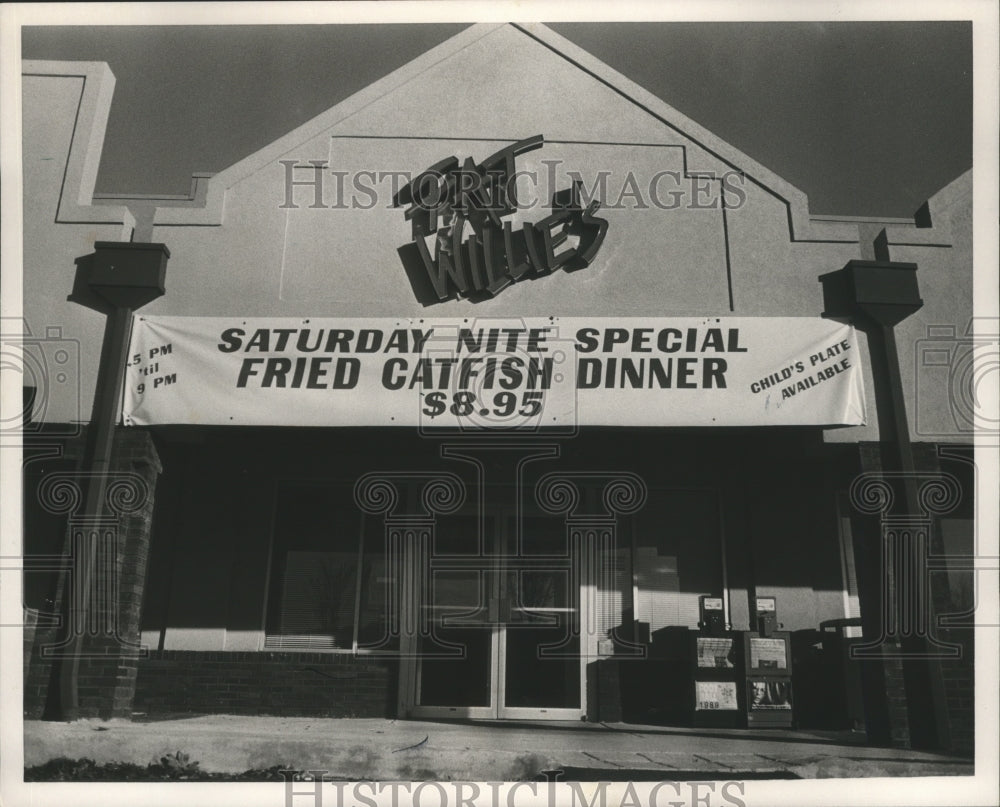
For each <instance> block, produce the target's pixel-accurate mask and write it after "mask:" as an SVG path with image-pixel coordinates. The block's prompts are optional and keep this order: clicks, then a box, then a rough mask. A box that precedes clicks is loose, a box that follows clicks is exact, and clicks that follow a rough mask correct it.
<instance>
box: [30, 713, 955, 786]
mask: <svg viewBox="0 0 1000 807" xmlns="http://www.w3.org/2000/svg"><path fill="white" fill-rule="evenodd" d="M24 738H25V739H24V743H25V747H24V754H25V765H26V766H32V765H38V764H41V763H43V762H46V761H47V760H50V759H53V758H55V757H60V756H65V757H69V758H71V759H79V758H82V757H88V758H90V759H93V760H95V761H97V762H133V763H136V764H140V765H145V764H146V763H148V762H151V761H152V760H153V759H158V758H159V757H160V756H162V755H163V754H166V753H173V752H176V751H182V752H184V753H186V754H188V755H189V757H190V758H191V759H192V760H195V761H197V762H199V763H200V765H201V768H202V769H203V770H207V771H224V772H228V773H240V772H243V771H245V770H248V769H252V768H268V767H271V766H274V765H284V766H287V767H288V768H292V769H298V770H303V769H311V770H323V771H328V772H329V777H330V778H334V779H336V778H342V779H349V780H360V779H372V780H376V781H413V780H424V779H436V780H442V781H449V780H452V781H462V780H466V781H497V780H503V781H510V780H523V779H534V778H536V777H539V776H540V775H542V772H543V771H555V770H563V771H564V772H565V774H564V775H563V777H562V778H563V779H570V780H585V781H588V780H608V779H615V780H624V779H632V780H636V781H639V780H644V781H649V780H678V781H682V780H688V779H741V778H813V777H855V776H941V775H971V774H972V773H973V764H972V762H971V760H964V759H959V758H954V757H948V756H943V755H939V754H930V753H924V752H920V751H906V750H898V749H887V748H870V747H867V746H865V745H863V737H859V736H857V735H851V734H850V733H846V734H843V733H837V734H835V733H829V732H828V733H823V732H802V731H799V732H793V731H775V730H769V731H763V730H750V729H745V730H734V729H725V730H721V729H689V728H666V727H661V726H637V725H632V724H628V725H626V724H603V723H601V724H593V723H568V722H565V723H535V724H527V723H489V724H481V723H477V724H473V723H458V722H437V721H417V720H378V719H365V720H346V719H325V718H308V717H296V718H288V717H239V716H232V715H199V716H191V717H180V718H171V719H165V720H156V721H150V722H138V721H135V722H129V721H125V720H111V721H100V720H80V721H77V722H74V723H51V722H41V721H27V722H25V727H24Z"/></svg>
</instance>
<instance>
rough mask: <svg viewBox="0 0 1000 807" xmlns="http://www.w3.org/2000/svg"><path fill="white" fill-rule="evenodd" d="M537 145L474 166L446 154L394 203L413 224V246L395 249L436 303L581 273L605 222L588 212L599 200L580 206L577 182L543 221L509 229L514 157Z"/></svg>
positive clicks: (527, 143) (523, 144) (537, 141)
mask: <svg viewBox="0 0 1000 807" xmlns="http://www.w3.org/2000/svg"><path fill="white" fill-rule="evenodd" d="M542 145H543V139H542V136H541V135H536V136H534V137H529V138H527V139H525V140H519V141H517V142H516V143H513V144H511V145H509V146H507V147H505V148H503V149H501V150H500V151H498V152H496V153H495V154H492V155H490V156H489V157H487V158H486V159H485V160H483V161H482V162H480V163H475V162H473V160H472V158H471V157H467V158H466V159H465V161H464V162H462V163H459V160H458V158H457V157H448V158H447V159H444V160H441V161H440V162H438V163H435V164H434V165H432V166H431V167H430V168H428V169H427V170H426V171H424V172H423V173H421V174H419V175H418V176H417V177H416V178H415V179H414V180H413V181H412V182H410V183H409V184H408V185H406V186H404V187H403V188H402V189H401V190H400V192H399V193H398V194H397V195H396V197H395V198H394V199H393V203H394V204H395V205H396V206H397V207H405V208H406V212H405V215H406V219H407V220H408V221H409V222H410V223H411V229H412V237H413V243H412V244H411V245H409V246H410V249H408V250H407V249H405V248H404V249H402V250H400V253H401V255H402V256H403V261H404V265H405V264H406V263H407V260H408V258H407V256H409V257H410V259H411V260H410V263H411V265H412V264H416V268H417V271H418V272H420V273H424V274H425V276H426V278H427V280H429V284H430V288H431V290H432V294H433V298H434V299H436V300H437V301H441V300H447V299H449V298H451V297H453V296H456V295H462V296H465V297H470V298H473V299H475V298H482V297H491V296H494V295H496V294H499V293H500V292H501V291H503V290H504V289H505V288H507V286H509V285H510V284H511V283H514V282H516V281H518V280H521V279H523V278H525V277H529V276H538V275H545V274H549V273H550V272H553V271H555V270H556V269H563V270H567V271H572V270H574V269H580V268H583V267H585V266H587V265H588V264H589V263H590V262H591V261H592V260H593V259H594V256H595V255H596V254H597V251H598V250H599V249H600V247H601V243H602V242H603V241H604V236H605V234H606V233H607V229H608V222H607V221H606V220H605V219H602V218H598V217H597V216H595V215H594V214H595V213H596V212H597V210H598V208H599V207H600V203H598V202H596V201H592V202H590V204H588V205H587V206H586V207H583V205H582V204H581V200H580V186H579V184H578V183H575V182H574V183H573V184H571V185H570V187H568V188H565V189H564V190H561V191H556V192H554V193H553V195H552V204H551V213H550V214H549V215H547V216H545V217H544V218H543V219H541V220H539V221H535V222H524V223H523V224H521V225H520V226H519V227H517V228H515V226H514V225H513V224H512V222H511V221H510V219H509V218H508V217H509V216H511V215H512V214H513V213H514V212H515V211H517V210H518V209H519V201H518V198H517V188H516V184H517V166H516V160H517V157H518V156H520V155H522V154H526V153H527V152H529V151H534V150H535V149H539V148H541V147H542ZM466 233H468V235H466ZM428 241H432V242H433V249H432V248H431V247H429V246H428ZM411 272H412V266H411Z"/></svg>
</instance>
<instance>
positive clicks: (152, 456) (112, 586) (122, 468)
mask: <svg viewBox="0 0 1000 807" xmlns="http://www.w3.org/2000/svg"><path fill="white" fill-rule="evenodd" d="M161 470H162V466H161V464H160V459H159V456H158V455H157V453H156V448H155V447H154V445H153V440H152V437H151V436H150V434H149V433H148V432H145V431H142V430H140V429H125V428H122V427H118V428H117V429H116V431H115V437H114V448H113V451H112V458H111V478H110V479H109V480H108V485H107V495H106V510H105V512H104V513H103V514H102V515H101V517H99V518H96V519H95V518H93V517H91V516H88V515H86V514H82V513H80V512H79V507H80V506H81V504H82V502H83V501H84V492H85V485H86V482H87V474H86V472H85V471H83V470H80V471H77V472H73V473H55V474H51V475H49V476H48V477H47V478H46V480H45V482H44V483H43V484H42V486H41V487H40V488H39V491H38V495H39V497H40V500H41V502H42V503H43V505H44V506H46V507H47V508H49V509H50V510H52V511H53V512H60V513H64V514H65V515H66V516H67V520H68V528H67V538H66V543H65V548H64V554H65V555H67V556H69V557H70V558H72V557H73V556H74V554H77V553H79V552H81V551H83V547H84V546H86V545H88V544H89V543H90V542H93V541H95V540H96V541H97V544H98V561H97V566H96V568H95V572H94V579H93V580H92V585H91V589H90V595H89V609H88V620H87V623H86V624H82V623H81V622H80V620H79V619H77V618H76V617H77V616H78V614H79V613H80V612H79V610H78V609H76V608H75V607H74V606H73V605H71V606H70V607H69V608H68V609H67V608H66V601H67V599H69V601H70V602H71V603H73V602H74V601H75V598H76V597H78V596H79V594H78V593H77V592H75V591H74V588H73V586H74V577H73V573H72V568H71V570H70V572H68V573H66V574H64V575H63V578H62V581H61V584H60V586H59V593H58V597H57V601H56V603H55V609H56V611H57V612H58V613H60V614H63V622H64V623H65V624H63V625H61V626H59V627H46V628H45V629H41V628H39V629H38V630H36V634H35V642H34V648H33V649H32V653H31V661H30V663H29V667H28V670H27V673H26V677H25V710H24V711H25V717H26V718H39V717H43V716H44V717H48V716H51V715H53V714H54V711H55V708H56V707H57V705H58V681H57V676H58V670H59V664H60V658H61V656H62V654H63V653H64V652H65V650H64V648H63V645H64V643H65V641H66V639H67V638H68V636H69V635H70V632H71V631H78V632H83V633H84V641H83V647H82V654H83V655H82V658H81V661H80V674H79V705H80V714H81V715H82V716H86V717H100V718H103V719H108V718H112V717H129V716H130V714H131V711H132V700H133V698H134V696H135V682H136V673H137V665H138V661H139V658H140V657H141V656H142V655H143V652H142V651H141V650H140V648H139V620H140V617H141V613H142V596H143V588H144V586H145V581H146V563H147V560H148V557H149V541H150V533H151V526H152V519H153V503H154V492H155V489H156V480H157V477H158V476H159V474H160V471H161ZM71 565H72V564H71Z"/></svg>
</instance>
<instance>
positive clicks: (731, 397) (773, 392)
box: [123, 316, 865, 430]
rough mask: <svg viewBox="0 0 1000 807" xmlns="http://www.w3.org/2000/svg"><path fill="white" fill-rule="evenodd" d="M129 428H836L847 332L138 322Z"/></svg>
mask: <svg viewBox="0 0 1000 807" xmlns="http://www.w3.org/2000/svg"><path fill="white" fill-rule="evenodd" d="M129 353H130V359H129V363H128V369H127V376H126V385H125V399H124V408H123V421H124V423H125V424H126V425H130V426H149V425H160V424H182V423H183V424H204V425H238V426H421V427H426V428H429V429H438V428H441V427H444V428H450V429H461V430H478V429H484V428H487V429H515V428H516V429H538V428H548V427H552V428H556V429H559V430H567V429H570V430H572V429H575V428H576V427H577V426H579V425H609V426H779V425H780V426H838V425H859V424H862V423H864V421H865V398H864V391H863V389H862V384H861V370H860V359H859V356H858V345H857V340H856V334H855V331H854V329H853V328H851V327H850V326H848V325H841V324H839V323H836V322H832V321H828V320H823V319H818V318H817V319H813V318H798V317H769V318H740V317H733V318H714V317H712V318H694V317H683V318H675V317H670V318H635V319H605V318H593V317H568V318H560V317H547V318H515V319H499V318H493V317H490V318H475V317H470V318H468V319H459V318H452V319H384V318H383V319H289V318H271V317H268V318H263V317H261V318H240V317H155V316H153V317H146V316H140V317H137V318H136V320H135V323H134V327H133V333H132V344H131V349H130V351H129Z"/></svg>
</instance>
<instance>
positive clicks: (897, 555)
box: [851, 444, 971, 750]
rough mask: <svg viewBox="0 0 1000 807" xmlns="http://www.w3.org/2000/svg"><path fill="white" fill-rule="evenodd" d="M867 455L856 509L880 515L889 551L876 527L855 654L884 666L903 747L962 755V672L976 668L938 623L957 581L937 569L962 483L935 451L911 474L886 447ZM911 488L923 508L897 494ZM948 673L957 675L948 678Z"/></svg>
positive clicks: (855, 492) (866, 450)
mask: <svg viewBox="0 0 1000 807" xmlns="http://www.w3.org/2000/svg"><path fill="white" fill-rule="evenodd" d="M860 449H861V462H862V469H863V473H862V474H861V475H860V476H859V477H858V478H857V479H856V480H855V482H854V483H853V484H852V487H851V496H852V503H853V505H854V507H855V509H856V510H859V511H861V512H867V513H878V514H879V527H878V530H879V531H880V532H881V533H882V535H881V543H882V546H883V552H882V556H881V558H878V557H877V556H876V555H875V553H873V552H872V551H871V550H872V547H873V544H874V543H875V540H874V537H875V536H874V535H873V533H874V532H875V528H874V527H871V526H869V528H868V530H867V532H868V534H867V535H866V536H865V538H866V541H865V542H864V543H866V544H867V547H866V552H865V563H866V566H867V567H868V569H866V572H867V576H868V577H869V581H868V583H867V584H866V585H865V586H864V587H863V592H862V617H863V619H864V622H865V642H863V643H862V644H861V645H858V646H856V647H855V648H852V654H853V655H855V657H856V658H863V659H864V661H863V663H865V664H871V663H873V662H874V663H880V664H882V669H883V674H884V684H885V698H886V712H887V716H888V723H889V726H888V734H889V740H890V741H891V743H892V744H893V745H898V746H905V747H910V746H914V745H915V746H917V747H922V748H926V747H928V745H929V744H933V745H934V747H935V748H938V749H942V750H944V749H952V748H954V747H955V743H954V741H953V739H952V728H953V727H955V728H961V727H962V726H963V724H967V725H971V708H970V709H969V710H968V711H969V712H970V714H969V715H968V717H967V719H965V718H963V716H962V715H961V714H960V713H959V712H960V711H961V709H959V711H956V709H955V706H961V705H962V701H963V698H962V696H961V695H960V694H959V692H960V690H961V677H962V676H961V675H955V674H954V673H955V672H956V671H961V670H963V669H964V668H966V667H967V668H968V670H969V671H970V672H971V661H970V660H969V658H968V657H969V655H970V654H971V652H970V651H971V647H964V646H963V644H962V643H961V642H959V641H956V639H958V638H959V637H957V636H954V635H948V634H949V633H951V632H950V631H941V630H940V629H939V627H940V626H939V625H938V621H939V620H938V617H939V615H940V614H943V613H946V612H947V610H948V599H949V597H948V585H947V580H946V578H945V576H944V575H943V574H940V573H938V574H935V573H934V570H935V567H934V565H932V563H931V559H932V558H934V559H936V560H937V561H938V562H940V560H941V556H942V554H943V553H942V544H941V536H940V527H939V522H938V519H939V518H940V517H941V516H942V515H944V514H947V513H950V512H951V511H952V510H954V509H955V507H957V506H958V504H959V503H960V502H961V500H962V495H961V493H962V491H961V484H960V483H959V480H958V479H957V478H956V477H955V476H954V475H952V474H947V473H943V472H942V471H941V470H940V468H939V466H938V463H937V457H936V453H935V451H936V447H934V446H923V447H921V449H919V450H915V451H914V454H915V458H916V459H917V460H918V462H916V463H915V468H914V470H912V471H910V472H907V473H906V474H903V473H899V472H895V473H894V472H892V471H885V470H884V466H883V455H882V452H881V450H880V449H881V446H879V445H877V444H862V445H861V447H860ZM906 482H909V483H912V484H913V485H914V496H913V502H914V503H913V505H912V506H913V507H915V508H916V507H918V508H919V511H918V512H915V513H914V512H909V511H907V510H905V509H904V510H900V508H899V504H898V503H894V502H895V501H896V499H898V498H899V497H898V495H897V493H895V492H894V491H898V489H899V488H900V487H901V486H902V484H904V483H906ZM918 503H919V504H918ZM907 552H910V553H912V554H911V555H907V554H906V553H907ZM939 568H942V567H939ZM873 571H874V572H875V573H876V575H877V577H876V578H875V579H873V578H872V572H873ZM879 578H881V579H879ZM873 584H874V585H873ZM879 594H882V595H883V596H882V602H881V603H879V602H877V600H878V596H876V595H879ZM946 668H952V669H951V670H950V671H949V672H951V673H952V674H950V675H946V673H945V670H946ZM970 681H971V676H970ZM949 690H950V692H949ZM968 706H969V707H971V704H968Z"/></svg>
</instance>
